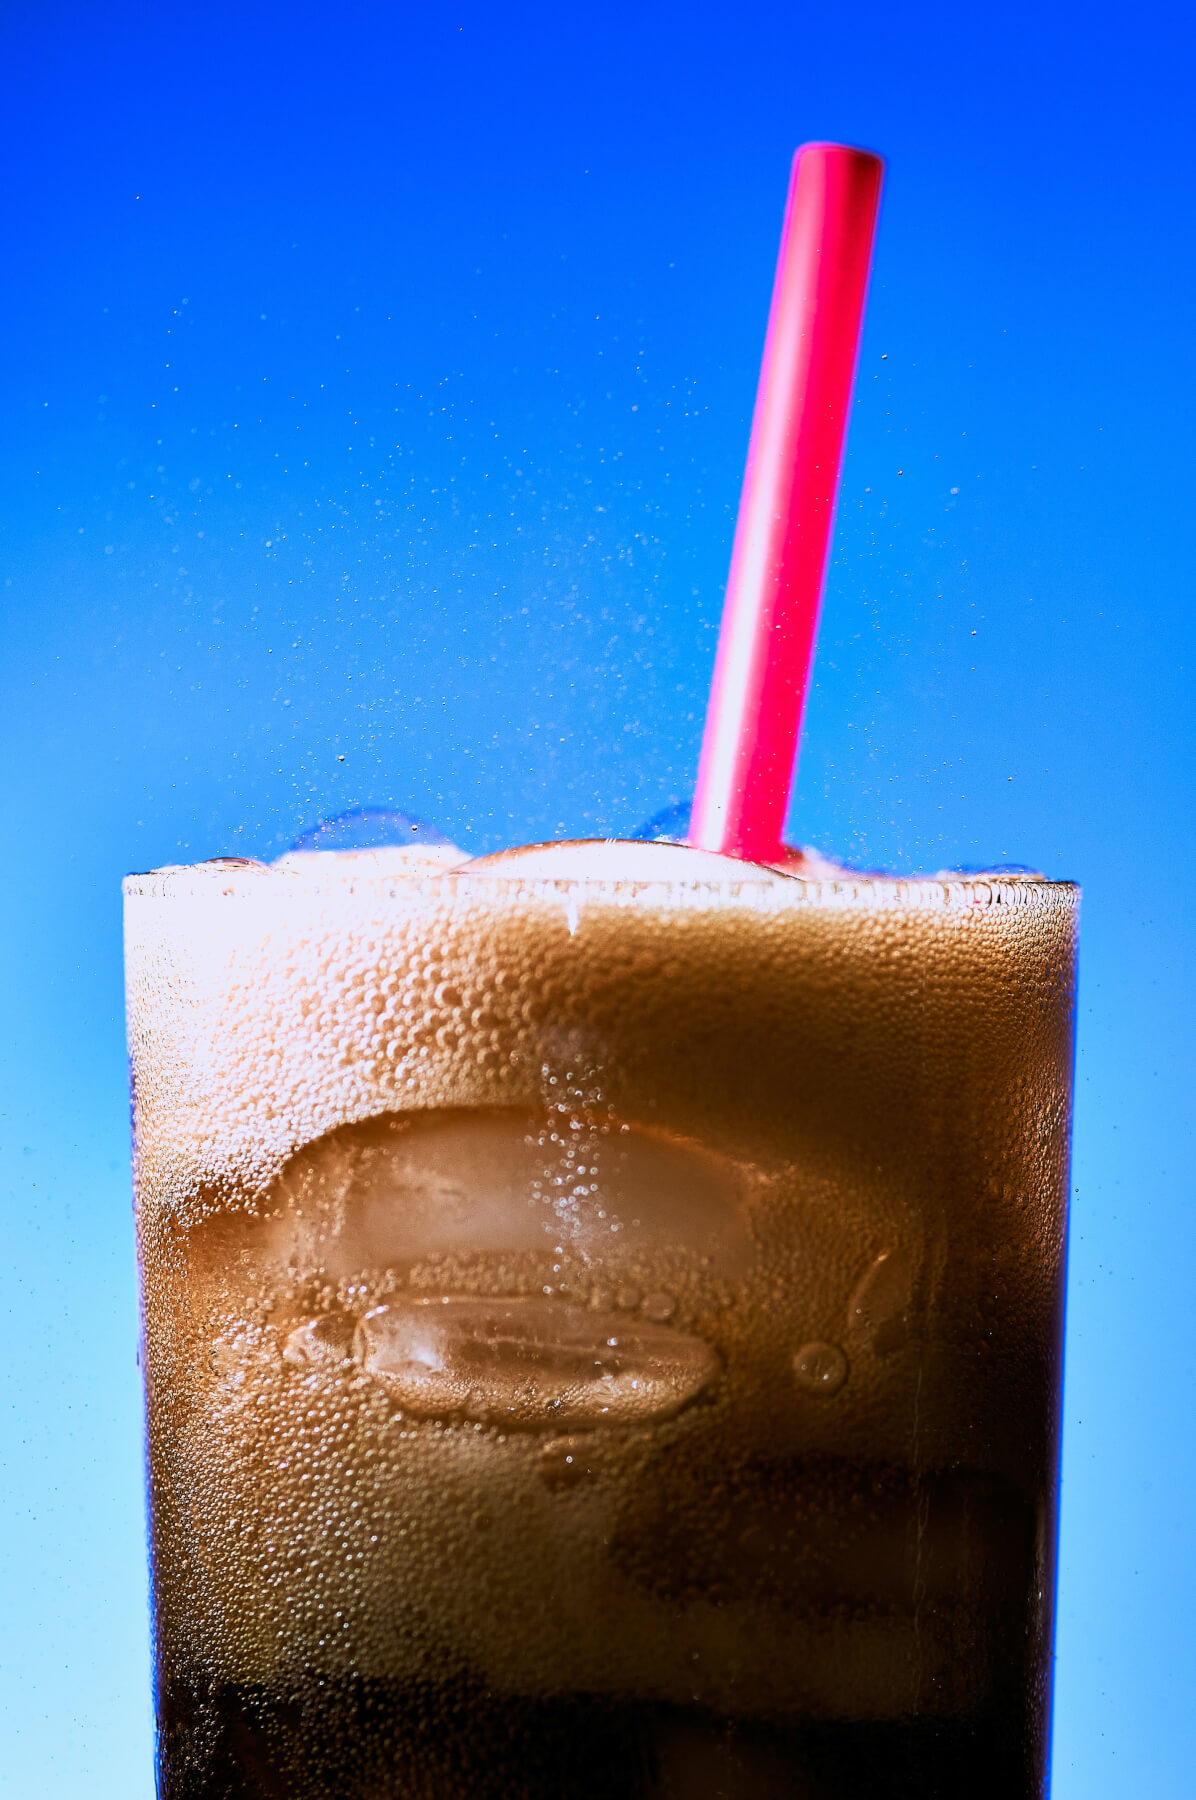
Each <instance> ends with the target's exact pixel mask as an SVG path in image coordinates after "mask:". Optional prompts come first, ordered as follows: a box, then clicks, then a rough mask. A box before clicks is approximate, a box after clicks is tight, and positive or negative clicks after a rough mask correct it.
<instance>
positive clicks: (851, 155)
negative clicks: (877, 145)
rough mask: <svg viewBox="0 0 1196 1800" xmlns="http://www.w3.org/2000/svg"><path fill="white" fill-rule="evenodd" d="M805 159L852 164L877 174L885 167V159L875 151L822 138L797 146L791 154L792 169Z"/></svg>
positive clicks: (858, 145)
mask: <svg viewBox="0 0 1196 1800" xmlns="http://www.w3.org/2000/svg"><path fill="white" fill-rule="evenodd" d="M805 157H815V158H817V159H819V160H820V161H826V162H839V161H844V162H854V163H855V164H856V166H857V167H859V168H868V169H875V170H876V171H877V172H878V173H883V172H884V166H885V159H884V157H883V156H881V154H880V153H879V151H877V150H865V149H864V148H863V146H862V145H860V144H836V143H832V142H830V141H829V140H824V139H822V138H815V139H812V140H811V142H810V143H808V144H799V145H798V147H797V149H796V150H795V151H794V152H793V166H794V168H796V167H797V165H798V163H799V162H801V161H802V159H803V158H805Z"/></svg>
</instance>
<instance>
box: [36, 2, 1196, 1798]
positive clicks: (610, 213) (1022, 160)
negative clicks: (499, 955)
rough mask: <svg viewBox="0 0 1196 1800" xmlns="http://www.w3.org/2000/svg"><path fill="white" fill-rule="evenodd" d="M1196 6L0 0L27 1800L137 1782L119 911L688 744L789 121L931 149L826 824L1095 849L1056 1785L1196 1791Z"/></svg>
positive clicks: (140, 1753) (889, 334)
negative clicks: (141, 892)
mask: <svg viewBox="0 0 1196 1800" xmlns="http://www.w3.org/2000/svg"><path fill="white" fill-rule="evenodd" d="M1192 48H1193V42H1192V26H1191V24H1190V22H1189V19H1188V16H1187V13H1186V9H1181V8H1180V7H1179V6H1175V7H1174V8H1167V7H1162V6H1158V5H1155V4H1152V3H1151V0H1146V3H1145V4H1143V5H1139V6H1137V7H1136V8H1134V9H1132V11H1131V10H1129V9H1124V8H1117V9H1114V8H1112V7H1108V6H1106V7H1104V8H1101V7H1095V8H1094V7H1091V6H1080V5H1078V4H1076V3H1075V0H1070V3H1066V4H1063V5H1059V6H1055V7H1043V6H1037V5H1036V6H1028V5H1012V6H1010V5H1001V4H997V5H995V6H988V7H984V8H976V7H971V8H966V7H959V6H957V5H950V6H948V5H944V4H938V3H935V4H924V5H920V6H914V7H910V6H903V7H894V6H881V5H879V4H876V3H875V0H860V4H858V5H856V6H853V7H850V8H848V7H844V6H836V5H834V4H833V3H832V0H824V3H823V4H821V5H819V6H817V7H815V6H811V5H806V4H800V3H795V4H793V5H790V6H787V7H769V6H766V5H759V4H753V3H752V0H741V3H740V4H739V5H737V6H736V7H730V6H725V7H721V8H715V7H712V6H707V5H703V4H698V5H697V6H693V5H690V6H682V5H681V4H679V0H646V4H640V5H636V6H632V5H629V4H626V3H625V0H616V3H615V4H609V5H607V6H605V7H603V8H600V9H589V10H582V9H576V8H574V9H558V8H555V7H548V6H544V7H537V6H534V5H514V6H509V7H506V8H502V7H494V6H482V5H479V4H478V3H477V0H460V4H456V5H454V7H453V8H452V9H449V8H447V7H445V6H443V5H435V4H433V5H432V6H430V7H429V6H418V7H417V6H415V5H412V4H405V5H397V6H396V5H390V6H386V5H382V4H375V5H361V4H358V3H357V0H341V3H340V4H338V5H336V6H331V5H328V6H326V7H322V8H316V7H313V6H311V5H310V4H305V3H304V0H298V3H297V4H289V5H287V6H285V7H284V6H282V5H281V4H262V3H260V0H244V3H243V4H239V5H236V6H233V5H231V4H228V3H227V0H205V3H204V4H202V5H201V4H191V5H189V4H172V3H170V0H166V4H165V5H163V6H161V7H159V8H158V9H157V10H156V12H154V13H151V12H150V11H149V10H148V9H147V8H144V7H143V8H129V7H127V6H123V5H122V4H120V0H110V3H108V4H105V5H103V6H101V5H98V4H91V5H76V6H67V5H61V4H57V3H56V0H45V3H43V4H26V5H23V6H22V5H19V4H15V3H13V4H9V5H7V6H5V7H4V8H3V12H2V14H0V71H2V72H0V140H2V144H0V165H2V166H3V169H4V171H5V190H6V197H5V200H4V208H3V215H2V224H0V232H2V241H3V260H4V265H5V279H4V283H3V294H2V297H0V359H2V364H3V395H4V417H5V423H6V429H5V431H4V433H3V445H2V448H0V462H2V467H0V526H2V531H0V562H2V568H0V579H2V584H3V585H2V586H0V606H2V608H3V627H2V629H3V667H2V671H0V682H2V686H3V706H2V711H0V720H2V723H0V730H2V732H3V741H4V750H5V755H6V759H7V775H6V778H5V782H4V790H3V792H4V814H3V817H4V832H5V840H6V843H7V846H8V874H7V878H6V880H5V881H4V883H3V887H2V890H0V904H2V906H3V910H4V921H5V922H4V939H3V942H4V951H3V957H4V965H5V970H6V974H5V980H4V984H3V996H2V1004H3V1007H4V1009H5V1019H4V1024H3V1028H2V1030H0V1062H2V1065H3V1067H2V1072H0V1112H2V1115H3V1116H2V1119H0V1132H2V1135H3V1150H2V1154H0V1176H2V1180H3V1183H4V1198H3V1208H4V1214H3V1237H2V1243H3V1260H4V1275H3V1289H2V1294H3V1309H4V1332H5V1337H4V1344H5V1350H4V1355H5V1371H4V1373H5V1380H4V1383H3V1389H2V1394H3V1407H4V1430H3V1436H2V1439H0V1457H2V1459H3V1468H2V1473H0V1483H2V1486H0V1517H2V1527H0V1609H2V1610H3V1613H4V1619H3V1621H2V1622H0V1712H2V1714H3V1725H2V1727H0V1730H2V1732H3V1740H4V1742H3V1750H2V1751H0V1792H2V1793H3V1794H4V1795H5V1796H6V1797H11V1800H42V1797H43V1796H45V1795H47V1794H53V1795H63V1796H74V1795H87V1796H88V1797H89V1800H147V1797H148V1796H149V1794H150V1792H151V1773H150V1718H149V1670H148V1648H147V1625H146V1592H145V1561H144V1553H143V1524H142V1495H141V1474H140V1445H139V1430H140V1427H139V1394H138V1375H137V1370H136V1367H135V1362H134V1349H135V1340H136V1303H135V1290H134V1276H133V1245H132V1233H131V1224H130V1214H129V1178H128V1165H127V1149H126V1120H125V1073H124V1046H123V1037H122V1009H121V974H120V941H119V908H118V893H117V884H118V881H119V878H120V876H121V875H122V874H123V873H124V872H125V871H126V870H127V869H130V868H147V867H150V866H152V865H154V864H156V863H162V862H167V861H171V860H178V859H180V858H181V859H192V858H198V857H205V856H212V855H214V854H216V853H218V852H221V851H233V852H242V853H256V854H259V855H269V854H271V853H273V852H275V851H277V849H278V848H279V847H280V846H281V845H283V844H284V843H285V842H286V841H287V840H288V839H289V838H291V837H292V836H293V835H294V834H295V833H296V832H297V831H298V830H299V829H301V828H302V827H303V826H305V825H307V824H310V823H311V822H312V821H313V820H314V819H316V818H318V817H319V816H320V815H321V814H324V813H327V812H329V811H335V810H338V809H340V808H342V807H345V806H349V805H352V804H354V803H358V802H370V801H375V802H376V801H390V802H393V803H394V804H396V805H399V806H401V807H403V808H406V809H407V810H409V811H412V812H415V813H418V814H423V815H425V816H428V817H431V818H433V819H435V820H436V821H438V822H439V823H440V824H441V825H442V826H443V827H445V828H446V829H447V830H448V831H449V832H450V833H452V834H453V835H455V836H456V837H457V838H458V839H459V841H460V842H461V843H463V844H465V845H467V846H469V847H471V848H476V849H482V848H491V847H495V846H498V845H500V844H503V843H506V842H509V841H512V840H527V839H529V838H536V837H545V836H552V835H557V834H561V833H568V834H577V833H594V832H619V831H622V830H626V829H628V828H630V827H632V826H634V825H635V824H636V823H637V822H638V821H639V820H641V819H643V818H644V817H645V816H646V815H647V814H649V813H651V812H653V811H655V810H656V809H657V808H659V807H661V806H662V805H664V804H666V803H667V802H668V801H669V800H670V799H673V798H675V797H677V796H679V795H681V794H683V793H685V792H686V791H687V790H688V788H689V785H690V783H691V781H692V774H693V769H694V765H695V759H696V752H697V746H698V738H699V731H700V725H701V716H702V708H703V699H704V694H705V691H706V686H707V682H708V678H709V673H710V667H711V660H712V655H713V649H714V639H715V631H716V627H717V621H718V615H719V607H720V601H721V588H722V582H723V578H724V573H725V570H726V565H727V557H728V550H729V546H730V538H731V531H732V525H733V518H734V505H735V498H736V493H737V489H738V484H739V479H740V473H741V469H742V464H743V456H744V450H745V446H746V440H747V430H748V422H749V416H750V409H751V403H752V397H753V391H754V383H755V375H756V368H757V364H758V358H759V353H760V348H761V342H762V337H763V329H764V321H765V315H766V309H767V303H768V294H769V284H770V279H771V273H772V265H773V258H774V253H775V248H776V239H777V229H778V223H779V216H780V209H781V204H782V200H783V196H784V191H785V183H786V176H787V170H788V163H789V157H790V153H791V152H792V150H793V147H794V146H795V144H797V143H798V142H800V141H801V140H802V139H805V138H813V137H834V138H843V139H846V140H848V141H854V142H858V143H863V144H866V145H869V146H874V147H876V148H878V149H880V150H882V151H883V152H884V153H885V154H886V156H887V157H888V158H889V180H888V188H887V194H886V199H885V205H884V214H883V220H882V226H881V233H880V239H879V247H878V253H877V260H876V267H875V277H874V285H873V290H872V299H871V308H870V314H869V321H868V327H867V334H866V340H865V345H864V350H863V357H862V362H861V368H860V376H859V383H858V389H857V398H856V404H855V408H854V415H853V420H852V426H851V438H850V445H849V453H848V458H847V463H846V470H845V477H844V483H843V492H842V500H841V505H840V513H839V522H838V532H837V538H836V549H835V559H834V567H833V569H832V572H831V577H830V583H829V589H828V593H827V599H826V608H825V614H824V620H823V627H822V634H821V645H820V654H819V662H818V684H817V687H816V690H815V692H814V696H813V701H812V705H811V707H810V712H809V718H808V722H807V728H806V733H805V743H804V752H803V758H802V764H801V775H800V781H799V787H798V794H797V799H796V803H795V808H794V814H793V822H792V830H793V832H794V833H796V835H798V836H799V837H801V838H804V839H805V840H807V841H812V842H814V843H816V844H818V845H821V846H823V847H825V848H827V849H830V850H837V851H839V852H840V853H843V854H846V855H848V856H854V857H862V858H865V859H867V860H869V861H873V862H884V863H887V864H890V865H891V866H893V867H896V868H903V869H904V868H909V869H917V868H929V869H934V868H937V867H939V866H941V865H943V864H945V863H953V862H961V861H962V862H986V861H999V860H1001V859H1002V858H1003V857H1006V856H1007V857H1009V858H1010V859H1011V860H1017V861H1026V862H1034V863H1038V864H1040V865H1041V866H1043V867H1044V868H1046V869H1048V870H1050V871H1051V872H1052V873H1058V874H1067V875H1074V876H1077V877H1079V878H1080V879H1082V881H1083V882H1084V886H1085V893H1086V900H1085V920H1084V934H1085V935H1084V964H1083V995H1082V1008H1081V1035H1080V1052H1079V1102H1078V1112H1077V1122H1076V1165H1075V1188H1076V1194H1075V1203H1074V1235H1073V1247H1072V1262H1071V1296H1070V1313H1069V1343H1068V1372H1067V1384H1068V1385H1067V1406H1066V1415H1067V1427H1066V1447H1065V1455H1064V1472H1065V1486H1064V1515H1063V1547H1062V1584H1061V1601H1060V1629H1059V1658H1058V1687H1057V1694H1058V1699H1057V1734H1056V1754H1055V1795H1056V1800H1106V1797H1108V1800H1112V1797H1114V1796H1138V1795H1150V1796H1152V1800H1189V1796H1190V1795H1191V1793H1192V1776H1191V1768H1192V1750H1191V1725H1190V1719H1191V1696H1192V1693H1193V1690H1194V1687H1196V1680H1194V1678H1196V1649H1194V1644H1193V1634H1192V1631H1191V1627H1190V1619H1191V1616H1192V1606H1193V1600H1194V1598H1196V1595H1194V1592H1193V1562H1194V1552H1193V1534H1192V1530H1191V1524H1190V1513H1191V1495H1192V1486H1193V1478H1194V1476H1196V1457H1194V1455H1193V1446H1192V1416H1193V1408H1192V1400H1191V1395H1192V1389H1193V1362H1194V1354H1193V1345H1194V1343H1196V1333H1194V1331H1193V1323H1192V1316H1193V1306H1192V1285H1191V1284H1192V1279H1193V1269H1194V1267H1196V1222H1194V1215H1193V1205H1192V1199H1193V1196H1192V1173H1191V1170H1192V1154H1191V1113H1190V1107H1189V1096H1190V1093H1191V1091H1192V1086H1193V1068H1192V1055H1191V1048H1190V1045H1191V1030H1190V1020H1191V1017H1192V1011H1193V994H1192V969H1191V953H1190V914H1191V909H1192V893H1193V888H1194V882H1193V875H1194V870H1193V848H1192V841H1193V840H1192V829H1191V805H1190V802H1191V796H1192V781H1193V708H1192V703H1191V676H1190V658H1191V635H1192V576H1191V554H1190V545H1191V538H1192V531H1191V516H1190V515H1191V500H1190V494H1191V489H1192V477H1193V468H1192V463H1193V454H1192V416H1193V399H1194V395H1193V386H1194V383H1193V349H1192V345H1193V341H1194V339H1193V319H1192V304H1191V295H1192V292H1193V288H1194V286H1196V255H1194V246H1193V237H1192V211H1191V173H1190V166H1191V149H1190V137H1189V134H1188V127H1187V124H1186V122H1185V121H1184V118H1183V111H1184V107H1183V102H1184V96H1185V89H1186V88H1189V87H1190V84H1191V71H1192Z"/></svg>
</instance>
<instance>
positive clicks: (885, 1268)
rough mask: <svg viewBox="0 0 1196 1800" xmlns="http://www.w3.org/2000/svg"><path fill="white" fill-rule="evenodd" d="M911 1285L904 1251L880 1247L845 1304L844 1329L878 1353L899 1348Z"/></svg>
mask: <svg viewBox="0 0 1196 1800" xmlns="http://www.w3.org/2000/svg"><path fill="white" fill-rule="evenodd" d="M912 1285H913V1283H912V1277H911V1273H910V1266H909V1261H908V1259H907V1258H906V1256H905V1253H904V1252H903V1251H901V1250H882V1251H881V1253H880V1255H879V1256H878V1257H877V1258H876V1259H875V1261H874V1262H873V1263H872V1264H871V1265H870V1266H869V1267H868V1268H867V1269H866V1270H865V1271H864V1274H863V1275H862V1276H861V1277H860V1279H859V1281H858V1282H857V1283H856V1286H855V1290H854V1292H853V1293H852V1296H851V1299H850V1300H849V1301H848V1303H847V1329H848V1331H849V1332H854V1333H856V1334H858V1335H862V1336H863V1337H865V1338H866V1339H867V1340H868V1342H869V1343H870V1344H871V1347H872V1349H873V1350H875V1351H876V1353H877V1355H879V1356H885V1355H887V1354H888V1353H889V1352H890V1351H891V1350H899V1349H900V1348H901V1346H902V1344H904V1343H905V1341H906V1337H907V1334H908V1327H909V1307H910V1296H911V1289H912Z"/></svg>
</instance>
